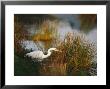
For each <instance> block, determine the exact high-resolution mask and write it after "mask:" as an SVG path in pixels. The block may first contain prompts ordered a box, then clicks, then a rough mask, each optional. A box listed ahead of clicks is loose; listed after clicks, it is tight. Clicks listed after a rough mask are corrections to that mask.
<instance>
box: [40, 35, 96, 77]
mask: <svg viewBox="0 0 110 89" xmlns="http://www.w3.org/2000/svg"><path fill="white" fill-rule="evenodd" d="M65 40H66V42H65ZM65 40H64V41H63V42H61V45H60V46H59V47H58V49H59V50H62V53H57V52H54V53H53V54H52V56H50V57H49V58H48V59H47V61H45V62H44V63H43V64H44V65H41V68H40V74H41V75H59V76H60V75H62V76H64V75H77V76H78V75H85V76H87V75H90V69H91V67H92V64H93V63H92V59H93V58H94V57H95V56H96V48H95V46H94V44H93V43H89V42H88V41H85V40H82V36H76V37H74V35H72V34H70V33H69V34H67V36H66V37H65Z"/></svg>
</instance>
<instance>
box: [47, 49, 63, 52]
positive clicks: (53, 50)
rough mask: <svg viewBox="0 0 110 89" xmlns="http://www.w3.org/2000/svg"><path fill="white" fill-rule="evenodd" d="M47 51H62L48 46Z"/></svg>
mask: <svg viewBox="0 0 110 89" xmlns="http://www.w3.org/2000/svg"><path fill="white" fill-rule="evenodd" d="M49 51H50V52H52V51H58V52H62V51H60V50H58V49H57V48H50V49H49Z"/></svg>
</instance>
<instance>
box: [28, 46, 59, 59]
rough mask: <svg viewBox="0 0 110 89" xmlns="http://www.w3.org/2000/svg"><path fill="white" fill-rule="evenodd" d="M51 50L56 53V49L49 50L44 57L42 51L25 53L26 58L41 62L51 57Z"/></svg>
mask: <svg viewBox="0 0 110 89" xmlns="http://www.w3.org/2000/svg"><path fill="white" fill-rule="evenodd" d="M52 50H54V51H58V50H57V49H56V48H50V49H49V50H48V54H47V55H44V53H43V52H42V51H33V52H30V53H27V54H26V56H28V57H31V58H32V59H38V61H42V60H43V59H44V58H47V57H49V56H50V55H51V51H52Z"/></svg>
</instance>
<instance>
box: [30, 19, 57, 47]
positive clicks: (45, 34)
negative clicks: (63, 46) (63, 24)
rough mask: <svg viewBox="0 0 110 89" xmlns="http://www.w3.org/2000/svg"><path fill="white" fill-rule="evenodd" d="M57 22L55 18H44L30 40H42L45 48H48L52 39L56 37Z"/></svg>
mask: <svg viewBox="0 0 110 89" xmlns="http://www.w3.org/2000/svg"><path fill="white" fill-rule="evenodd" d="M57 24H58V22H57V20H55V21H50V20H44V21H43V23H42V24H41V25H40V26H39V29H38V31H37V32H36V34H35V35H34V36H33V37H32V40H33V41H34V42H38V41H42V42H43V43H44V44H45V49H48V48H49V47H51V45H52V43H53V41H54V40H55V39H57V38H58V33H57Z"/></svg>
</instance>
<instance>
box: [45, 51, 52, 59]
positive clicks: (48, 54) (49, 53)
mask: <svg viewBox="0 0 110 89" xmlns="http://www.w3.org/2000/svg"><path fill="white" fill-rule="evenodd" d="M50 55H51V52H50V50H48V53H47V55H44V56H43V58H47V57H49V56H50Z"/></svg>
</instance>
